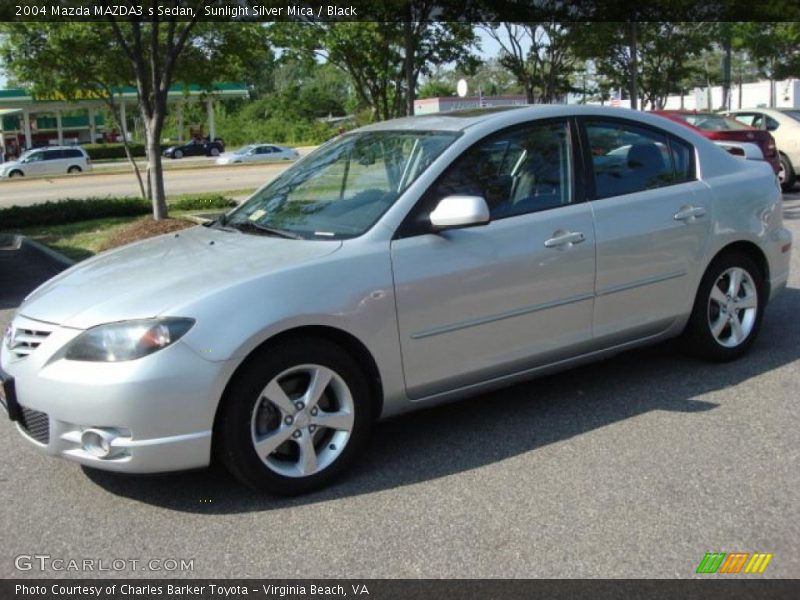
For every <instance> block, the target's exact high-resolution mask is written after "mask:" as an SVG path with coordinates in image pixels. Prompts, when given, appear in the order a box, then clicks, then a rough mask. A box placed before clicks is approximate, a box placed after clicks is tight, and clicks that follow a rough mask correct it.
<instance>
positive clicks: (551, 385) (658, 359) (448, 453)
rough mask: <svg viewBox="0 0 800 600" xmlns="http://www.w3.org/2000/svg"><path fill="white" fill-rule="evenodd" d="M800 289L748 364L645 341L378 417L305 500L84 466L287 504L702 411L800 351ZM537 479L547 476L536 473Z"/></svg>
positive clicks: (193, 498) (225, 481) (122, 486)
mask: <svg viewBox="0 0 800 600" xmlns="http://www.w3.org/2000/svg"><path fill="white" fill-rule="evenodd" d="M799 305H800V290H798V289H794V288H790V289H788V290H786V291H785V292H784V293H783V294H781V295H780V296H779V297H778V298H777V299H776V300H775V301H774V302H773V303H772V304H771V305H770V306H769V309H768V310H767V313H766V316H765V320H764V325H763V329H762V331H761V336H760V338H759V339H758V340H757V342H756V344H755V345H754V347H753V348H752V351H751V352H750V354H748V355H747V356H746V357H745V358H743V359H740V360H739V361H736V362H732V363H726V364H717V365H714V364H709V363H706V362H702V361H698V360H694V359H691V358H687V357H685V356H684V355H682V354H681V353H680V352H679V351H678V349H677V348H676V347H675V346H676V344H674V343H665V344H660V345H657V346H653V347H649V348H644V349H638V350H635V351H631V352H626V353H624V354H621V355H618V356H616V357H614V358H611V359H608V360H605V361H602V362H599V363H595V364H593V365H589V366H584V367H578V368H575V369H572V370H570V371H567V372H564V373H561V374H556V375H552V376H548V377H545V378H541V379H538V380H534V381H531V382H527V383H522V384H518V385H515V386H513V387H509V388H506V389H503V390H499V391H496V392H493V393H489V394H483V395H480V396H477V397H475V398H472V399H469V400H465V401H462V402H458V403H454V404H449V405H445V406H440V407H436V408H431V409H429V410H424V411H420V412H417V413H413V414H410V415H406V416H403V417H399V418H396V419H393V420H389V421H387V422H384V423H379V424H378V425H376V428H375V431H374V435H373V436H372V438H371V441H370V443H369V445H368V447H367V449H366V452H365V453H364V455H363V458H362V460H361V461H360V462H358V464H357V465H356V466H355V468H354V469H352V470H351V472H350V473H349V475H348V476H346V477H345V478H344V479H342V480H339V481H338V482H337V483H336V484H334V485H333V486H331V487H329V488H327V489H324V490H321V491H319V492H315V493H313V494H309V495H306V496H302V497H297V498H289V499H286V498H276V497H272V496H268V495H265V494H261V493H257V492H254V491H251V490H250V489H248V488H246V487H244V486H242V485H241V484H239V483H238V482H236V481H235V480H234V479H233V478H232V477H230V476H229V475H228V474H227V473H226V472H225V471H224V470H223V469H222V468H220V467H218V466H214V467H212V468H210V469H206V470H202V471H193V472H188V473H180V474H169V475H161V476H139V477H131V476H123V475H118V474H114V473H107V472H102V471H96V470H92V469H84V470H85V472H86V475H87V476H88V477H89V478H90V479H91V480H92V481H93V482H95V483H96V484H97V485H99V486H101V487H102V488H104V489H105V490H107V491H109V492H111V493H113V494H118V495H120V496H123V497H127V498H130V499H133V500H136V501H140V502H143V503H147V504H152V505H156V506H160V507H163V508H168V509H172V510H177V511H185V512H192V513H208V514H231V513H240V512H251V511H269V510H279V509H283V508H288V507H292V506H297V505H306V504H314V503H321V502H327V501H332V500H336V499H337V498H342V497H349V496H356V495H361V494H369V493H372V492H378V491H381V490H388V489H391V488H395V487H399V486H406V485H411V484H415V483H420V482H425V481H430V480H435V479H438V478H441V477H446V476H448V475H453V474H456V473H460V472H464V471H469V470H472V469H477V468H480V467H484V466H486V465H491V464H494V463H498V462H500V461H503V460H505V459H508V458H511V457H514V456H517V455H520V454H524V453H528V452H533V451H535V450H536V449H538V448H541V447H543V446H546V445H548V444H552V443H556V442H562V441H564V440H568V439H570V438H572V437H575V436H579V435H581V434H584V433H587V432H591V431H593V430H595V429H598V428H601V427H605V426H608V425H612V424H614V423H617V422H620V421H624V420H626V419H630V418H632V417H636V416H638V415H642V414H645V413H649V412H651V411H671V412H680V413H685V414H686V418H687V419H688V418H692V413H698V412H704V411H710V410H714V409H716V408H717V407H718V406H719V404H716V403H713V402H708V401H706V400H703V399H702V396H703V395H704V394H706V393H709V392H714V391H717V390H722V389H725V388H729V387H731V386H735V385H737V384H739V383H742V382H745V381H748V380H749V379H751V378H753V377H756V376H758V375H760V374H763V373H766V372H768V371H771V370H773V369H776V368H779V367H781V366H784V365H787V364H789V363H791V362H793V361H796V360H798V359H800V344H798V343H797V340H798V339H800V335H799V334H800V320H798V319H794V318H791V317H792V315H793V314H795V313H796V311H795V309H796V307H798V306H799ZM527 476H535V474H531V473H528V474H527Z"/></svg>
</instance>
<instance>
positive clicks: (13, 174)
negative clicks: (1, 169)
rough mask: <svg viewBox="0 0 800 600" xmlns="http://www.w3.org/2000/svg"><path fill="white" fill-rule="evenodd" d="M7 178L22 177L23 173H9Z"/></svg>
mask: <svg viewBox="0 0 800 600" xmlns="http://www.w3.org/2000/svg"><path fill="white" fill-rule="evenodd" d="M8 176H9V178H11V177H24V176H25V173H23V172H22V171H11V173H9V174H8Z"/></svg>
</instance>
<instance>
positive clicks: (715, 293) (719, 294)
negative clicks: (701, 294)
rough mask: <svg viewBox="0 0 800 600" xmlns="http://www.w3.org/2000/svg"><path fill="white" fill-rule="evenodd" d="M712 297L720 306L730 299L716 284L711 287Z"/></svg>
mask: <svg viewBox="0 0 800 600" xmlns="http://www.w3.org/2000/svg"><path fill="white" fill-rule="evenodd" d="M711 299H712V300H713V301H714V302H716V303H717V304H719V305H720V306H725V303H726V302H727V301H728V299H727V298H726V297H725V294H724V293H723V291H722V290H721V289H719V288H718V287H717V286H716V285H715V286H713V287H712V288H711Z"/></svg>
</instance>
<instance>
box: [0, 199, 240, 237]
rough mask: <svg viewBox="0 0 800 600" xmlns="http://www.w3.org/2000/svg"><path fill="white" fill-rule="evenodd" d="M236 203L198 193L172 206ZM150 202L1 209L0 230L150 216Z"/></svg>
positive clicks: (63, 202) (88, 202)
mask: <svg viewBox="0 0 800 600" xmlns="http://www.w3.org/2000/svg"><path fill="white" fill-rule="evenodd" d="M235 204H236V203H235V202H234V201H233V200H231V199H230V198H228V197H226V196H224V195H222V194H213V193H212V194H197V195H187V196H182V197H180V198H177V199H176V200H175V201H174V202H171V203H170V208H173V209H175V210H208V209H217V208H230V207H231V206H234V205H235ZM151 211H152V206H151V204H150V202H149V201H147V200H143V199H141V198H134V197H131V196H122V197H108V198H89V199H86V200H74V199H70V198H68V199H66V200H59V201H56V202H52V201H51V202H44V203H42V204H33V205H31V206H12V207H10V208H3V209H0V230H3V231H9V230H13V229H19V228H21V227H35V226H48V225H61V224H64V223H76V222H78V221H86V220H89V219H101V218H109V217H135V216H140V215H146V214H150V212H151Z"/></svg>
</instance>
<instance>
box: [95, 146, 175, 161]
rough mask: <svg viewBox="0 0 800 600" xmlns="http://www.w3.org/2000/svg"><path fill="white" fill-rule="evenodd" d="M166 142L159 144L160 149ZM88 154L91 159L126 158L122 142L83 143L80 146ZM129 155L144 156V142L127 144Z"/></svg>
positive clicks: (164, 147)
mask: <svg viewBox="0 0 800 600" xmlns="http://www.w3.org/2000/svg"><path fill="white" fill-rule="evenodd" d="M168 147H169V146H168V145H167V144H161V150H162V151H163V150H164V149H166V148H168ZM81 148H83V149H84V150H86V152H87V153H88V154H89V158H91V159H92V160H106V159H111V158H127V157H126V156H125V146H123V145H122V144H83V145H82V146H81ZM128 148H130V151H131V155H132V156H134V157H137V158H141V157H142V156H145V151H144V144H128Z"/></svg>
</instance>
